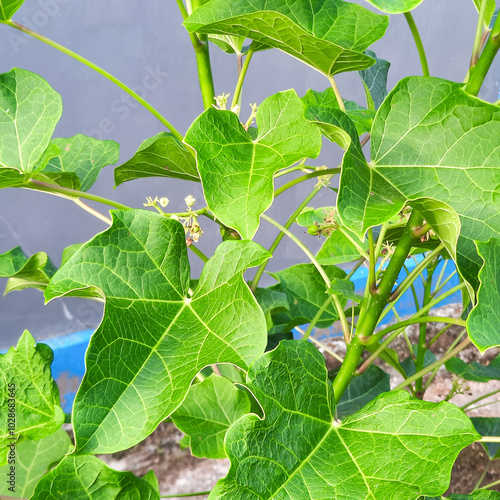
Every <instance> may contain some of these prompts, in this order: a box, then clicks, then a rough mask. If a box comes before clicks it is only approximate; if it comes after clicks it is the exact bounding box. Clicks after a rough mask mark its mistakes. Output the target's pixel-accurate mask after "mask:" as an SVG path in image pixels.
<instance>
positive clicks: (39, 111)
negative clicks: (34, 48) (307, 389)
mask: <svg viewBox="0 0 500 500" xmlns="http://www.w3.org/2000/svg"><path fill="white" fill-rule="evenodd" d="M4 3H5V2H4ZM18 4H19V5H20V4H21V2H18ZM7 8H8V7H7ZM0 111H1V112H2V115H3V118H2V120H1V122H0V172H1V171H2V170H3V168H10V169H12V168H15V169H17V170H20V171H21V172H24V173H27V172H31V171H32V170H33V168H34V166H35V165H36V164H37V162H38V161H39V160H40V158H41V157H42V155H43V153H44V151H45V150H46V149H47V146H48V145H49V141H50V138H51V137H52V134H53V132H54V129H55V126H56V124H57V122H58V121H59V118H60V117H61V113H62V103H61V96H60V95H59V94H58V93H57V92H56V91H55V90H54V89H52V87H50V85H49V84H48V83H47V82H46V81H45V80H44V79H43V78H42V77H41V76H38V75H37V74H35V73H31V72H30V71H26V70H24V69H18V68H14V69H12V70H11V71H9V72H8V73H3V74H0ZM0 186H2V184H0Z"/></svg>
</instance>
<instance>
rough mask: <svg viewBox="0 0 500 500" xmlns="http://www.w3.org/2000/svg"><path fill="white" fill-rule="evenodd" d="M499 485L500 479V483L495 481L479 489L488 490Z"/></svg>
mask: <svg viewBox="0 0 500 500" xmlns="http://www.w3.org/2000/svg"><path fill="white" fill-rule="evenodd" d="M498 484H500V479H499V480H498V481H493V482H492V483H489V484H487V485H486V486H481V488H479V489H480V490H487V489H489V488H491V487H493V486H497V485H498Z"/></svg>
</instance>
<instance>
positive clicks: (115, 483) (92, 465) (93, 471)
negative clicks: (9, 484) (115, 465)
mask: <svg viewBox="0 0 500 500" xmlns="http://www.w3.org/2000/svg"><path fill="white" fill-rule="evenodd" d="M151 483H152V480H151V477H150V473H148V475H147V477H144V478H143V479H139V478H138V477H136V476H134V475H133V474H132V473H131V472H118V471H116V470H113V469H111V468H110V467H108V466H107V465H106V464H105V463H104V462H103V461H102V460H99V459H98V458H96V457H92V456H85V455H83V456H81V455H80V456H74V455H71V456H68V457H65V458H64V459H63V460H62V461H61V462H60V463H59V465H58V466H57V467H56V468H55V469H53V470H52V471H50V472H49V473H48V474H47V475H46V476H44V477H43V478H42V479H41V481H40V482H39V483H38V484H37V486H36V488H35V492H34V494H33V496H32V497H31V500H88V499H94V498H95V499H96V500H97V499H99V500H117V499H119V500H159V499H160V495H159V493H158V490H157V488H155V486H154V483H153V484H151Z"/></svg>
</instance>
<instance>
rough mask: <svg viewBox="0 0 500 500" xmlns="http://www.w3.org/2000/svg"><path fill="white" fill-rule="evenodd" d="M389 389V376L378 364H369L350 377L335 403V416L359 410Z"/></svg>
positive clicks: (350, 413) (341, 417)
mask: <svg viewBox="0 0 500 500" xmlns="http://www.w3.org/2000/svg"><path fill="white" fill-rule="evenodd" d="M390 390H391V377H390V375H389V374H388V373H387V372H384V370H382V369H380V368H379V367H378V366H375V365H370V366H369V367H368V368H367V370H365V371H364V372H363V373H362V374H361V375H359V376H357V377H355V378H353V379H352V382H351V383H350V384H349V385H348V386H347V389H346V391H345V392H344V394H343V395H342V397H341V398H340V401H339V402H338V404H337V408H336V410H337V418H340V419H343V418H345V417H347V416H348V415H352V414H353V413H354V412H356V411H358V410H360V409H361V408H363V406H365V405H366V404H368V403H369V402H370V401H372V400H373V399H375V398H376V397H377V396H378V395H379V394H382V393H383V392H389V391H390Z"/></svg>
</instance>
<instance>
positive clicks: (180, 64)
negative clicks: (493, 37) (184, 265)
mask: <svg viewBox="0 0 500 500" xmlns="http://www.w3.org/2000/svg"><path fill="white" fill-rule="evenodd" d="M358 3H362V4H364V2H362V0H359V2H358ZM414 16H415V19H416V21H417V24H418V26H419V28H420V30H421V35H422V38H423V42H424V45H425V47H426V48H427V51H428V56H429V65H430V70H431V74H432V75H433V76H439V77H443V78H448V79H450V80H455V81H462V80H463V78H464V76H465V72H466V68H467V66H468V61H469V58H470V51H471V48H472V43H473V39H474V33H475V26H476V19H477V14H476V12H475V9H474V7H473V4H472V0H427V1H426V2H424V3H423V4H422V6H420V7H419V8H418V9H417V10H416V11H415V12H414ZM14 19H15V20H16V21H17V22H19V23H21V24H25V25H28V26H29V27H31V28H33V29H35V30H36V31H38V32H40V33H42V34H44V35H46V36H48V37H49V38H51V39H53V40H55V41H57V42H59V43H61V44H63V45H65V46H67V47H69V48H71V49H72V50H74V51H76V52H78V53H80V54H81V55H83V56H84V57H86V58H88V59H89V60H91V61H93V62H94V63H96V64H98V65H100V66H102V67H103V68H104V69H106V70H107V71H109V72H110V73H112V74H113V75H115V76H116V77H118V78H120V79H121V80H122V81H124V82H125V83H127V84H128V85H129V86H131V87H132V88H134V89H135V90H137V91H138V92H142V93H143V95H144V97H145V98H146V100H148V101H149V102H150V103H151V104H153V105H154V106H155V107H157V109H158V110H159V111H160V112H162V113H163V114H164V115H165V116H166V117H167V118H168V119H169V120H170V121H171V122H173V123H174V124H175V125H176V127H177V128H178V129H179V130H181V131H182V132H184V131H185V130H186V129H187V127H188V126H189V124H190V123H191V121H192V120H194V119H195V118H196V116H197V115H198V114H199V113H201V112H202V102H201V98H200V94H199V88H198V82H197V78H196V66H195V58H194V55H193V52H192V47H191V46H190V43H189V39H188V37H187V36H186V33H185V30H184V28H183V27H182V26H181V22H182V19H181V16H180V14H179V13H178V11H177V6H176V3H175V2H174V1H173V0H168V1H165V0H161V1H160V0H149V1H147V2H144V1H139V0H108V1H106V2H103V1H102V0H71V1H70V0H30V1H26V2H25V4H24V5H23V6H22V7H21V9H20V10H19V11H18V13H17V14H16V15H15V17H14ZM372 48H373V50H375V51H376V52H377V54H378V55H379V56H380V57H383V58H385V59H388V60H389V61H391V63H392V68H391V72H390V75H389V87H390V88H392V87H393V86H394V84H395V83H396V82H397V81H398V80H399V79H401V78H403V77H405V76H409V75H419V74H421V70H420V64H419V60H418V55H417V51H416V48H415V45H414V42H413V40H412V38H411V36H410V32H409V29H408V26H407V25H406V22H405V20H404V18H403V17H402V16H392V17H391V21H390V26H389V30H388V33H387V36H386V37H385V39H384V40H382V41H380V42H378V43H377V44H375V45H374V46H373V47H372ZM212 61H213V71H214V74H215V85H216V93H217V94H221V93H222V92H226V93H231V92H232V91H233V89H234V85H235V82H236V61H235V60H234V56H229V55H227V54H224V53H223V52H222V51H220V50H219V49H218V48H216V47H212ZM12 67H20V68H24V69H28V70H30V71H34V72H36V73H38V74H40V75H42V76H43V77H44V78H45V79H46V80H47V81H48V82H49V83H50V84H51V85H52V87H53V88H54V89H55V90H57V91H58V92H59V93H60V94H61V95H62V98H63V103H64V113H63V117H62V119H61V121H60V122H59V125H58V126H57V129H56V133H55V136H56V137H69V136H72V135H74V134H76V133H84V134H87V135H92V136H94V137H97V138H100V139H113V140H115V141H117V142H118V143H120V145H121V157H120V161H121V162H123V161H125V160H127V159H128V158H130V157H131V156H132V155H133V153H134V152H135V150H136V149H137V147H138V145H139V144H140V143H141V142H142V141H143V140H144V139H146V138H147V137H150V136H152V135H154V134H156V133H157V132H160V131H162V130H164V128H163V126H162V124H161V123H160V122H158V120H156V118H154V117H153V116H152V115H150V114H149V113H148V112H147V111H146V110H145V109H143V108H142V107H141V106H139V105H137V104H136V103H135V102H131V101H130V100H129V99H128V98H127V96H126V94H125V93H124V92H123V91H121V90H120V89H119V88H118V87H116V86H115V85H113V84H112V83H111V82H109V81H107V80H106V79H104V78H103V77H102V76H100V75H99V74H96V73H94V72H93V71H92V70H90V69H88V68H86V67H85V66H82V65H81V64H80V63H78V62H77V61H74V60H72V59H71V58H69V57H67V56H66V55H64V54H61V53H58V52H57V51H56V50H54V49H52V48H51V47H48V46H45V45H44V44H42V43H40V42H38V41H37V40H34V39H30V38H26V37H25V36H23V35H21V34H20V33H18V32H16V31H15V30H13V29H11V28H10V27H8V26H4V25H0V73H3V72H6V71H9V70H10V69H11V68H12ZM499 75H500V66H499V64H498V61H497V63H496V64H495V66H494V68H493V69H492V71H491V74H490V77H489V78H488V80H487V82H486V83H485V86H484V90H483V94H482V96H483V97H484V98H485V99H488V100H496V99H497V98H498V97H497V96H498V85H499ZM338 84H339V87H340V90H341V92H342V94H343V96H344V97H345V98H349V99H353V100H356V101H358V102H360V103H363V102H364V92H363V89H362V85H361V82H360V80H359V78H358V76H357V74H352V73H351V74H345V75H340V76H339V77H338ZM327 86H328V81H327V80H326V79H325V78H324V77H323V76H321V75H320V74H319V73H317V72H315V71H314V70H312V69H311V68H309V67H307V66H305V65H303V64H302V63H300V62H298V61H296V60H294V59H292V58H291V57H289V56H287V55H286V54H283V53H281V52H279V51H277V50H270V51H266V52H263V53H258V54H256V55H255V57H254V60H253V61H252V64H251V66H250V70H249V74H248V77H247V80H246V82H245V86H244V91H243V99H242V103H243V116H245V114H246V112H247V111H248V110H249V108H247V107H246V106H247V104H248V103H253V102H257V103H260V102H262V101H263V100H264V99H265V98H266V97H267V96H269V95H271V94H273V93H275V92H278V91H280V90H285V89H289V88H295V89H296V90H297V92H298V93H299V95H303V94H304V93H305V92H306V91H307V89H309V88H313V89H316V90H323V89H325V88H326V87H327ZM340 160H341V152H340V150H339V149H338V148H336V147H334V146H332V145H326V147H325V151H324V153H323V154H322V156H321V157H320V159H319V160H317V162H316V164H318V165H320V164H323V163H326V164H328V165H329V166H332V167H333V166H336V165H337V164H338V162H339V161H340ZM313 184H314V181H311V184H309V185H306V186H301V188H300V189H296V190H290V191H289V192H287V193H286V194H284V195H283V196H282V197H280V200H279V202H280V203H279V206H278V207H273V209H272V210H271V214H272V216H274V217H276V218H278V219H279V220H282V221H283V220H286V218H287V217H288V215H289V214H290V213H291V212H292V211H293V209H294V207H295V206H296V205H297V204H298V203H299V202H300V201H301V200H302V199H303V198H304V196H305V195H306V194H307V192H308V189H310V187H311V186H312V185H313ZM92 192H93V193H95V194H97V195H101V196H105V197H109V198H113V199H115V200H117V201H121V202H123V203H126V204H128V205H130V206H134V207H141V206H142V203H143V201H144V200H145V197H146V196H156V195H158V196H167V197H168V198H170V200H171V205H170V206H169V208H171V209H172V210H183V206H184V205H183V199H184V197H185V196H187V195H188V194H193V195H194V196H195V197H196V198H197V200H198V203H197V205H196V206H197V207H201V206H203V205H202V203H203V201H202V191H201V187H200V186H199V185H194V184H191V183H187V182H183V181H177V180H166V179H160V180H157V179H145V180H142V181H135V182H131V183H126V184H124V185H122V186H120V187H119V188H117V189H115V190H113V167H111V166H110V167H107V168H105V169H104V170H103V172H102V174H101V176H100V178H99V180H98V181H97V183H96V184H95V186H94V187H93V188H92ZM333 196H334V195H333V193H332V191H331V190H326V189H325V190H323V192H322V193H320V195H318V197H317V198H316V200H315V204H316V206H322V205H331V204H333V203H334V197H333ZM264 224H265V223H264ZM203 228H204V230H205V235H204V236H203V238H202V240H201V243H200V247H201V248H202V249H203V250H206V251H207V253H210V252H211V251H213V249H214V248H215V246H216V245H217V244H218V242H219V238H218V234H217V228H215V227H214V226H213V225H210V224H207V223H204V227H203ZM103 229H105V225H104V224H103V223H102V222H100V221H99V220H97V219H95V218H93V217H92V216H90V215H89V214H87V213H86V212H83V211H82V210H81V209H80V208H78V207H77V206H76V205H73V204H72V203H71V202H69V201H66V200H63V199H60V198H56V197H51V196H49V195H46V194H42V193H37V192H31V191H26V190H19V189H3V190H1V191H0V253H2V252H5V251H7V250H10V249H11V248H12V247H14V246H16V245H21V246H22V248H23V249H24V251H25V252H26V253H28V254H32V253H35V252H38V251H46V252H47V253H48V254H49V255H50V257H51V258H52V260H53V261H54V262H55V263H56V264H59V260H60V256H61V252H62V250H63V249H64V248H65V247H66V246H67V245H70V244H72V243H78V242H83V241H86V240H88V239H89V238H91V237H92V236H93V235H94V234H95V233H96V232H99V231H102V230H103ZM295 232H296V233H297V234H298V235H302V233H303V231H302V230H301V229H300V228H295ZM275 234H276V232H275V231H274V230H273V229H269V227H265V226H264V227H263V228H262V229H261V231H259V233H258V238H257V239H258V241H259V242H261V243H262V244H264V245H269V244H270V242H271V241H272V240H273V238H274V236H275ZM308 242H309V243H310V246H311V247H312V249H315V248H319V244H320V242H319V241H318V240H314V239H313V238H312V237H311V238H310V239H308ZM302 261H303V257H302V255H301V254H300V252H299V251H297V249H296V248H295V247H294V245H293V244H292V243H291V242H289V241H284V242H283V244H282V245H281V246H280V248H279V252H278V254H277V258H276V259H275V262H272V263H271V264H270V265H269V269H270V270H277V269H282V268H284V267H287V266H289V265H292V264H295V263H298V262H302ZM192 264H193V274H195V275H196V274H197V273H199V272H200V269H201V267H200V263H199V261H197V260H196V258H194V259H192ZM269 282H272V281H269ZM3 285H4V281H2V280H0V286H1V287H2V289H3ZM101 314H102V312H101V307H100V306H99V305H98V304H95V303H93V302H89V301H82V300H79V299H64V300H58V301H55V302H54V303H51V304H49V305H48V306H44V305H43V297H42V294H41V293H40V292H37V291H34V290H27V291H23V292H14V293H12V294H10V295H8V296H6V297H3V298H1V299H0V348H2V347H6V346H9V345H11V344H12V343H15V342H16V340H17V338H18V337H19V336H20V334H21V333H22V331H23V329H25V328H28V329H29V330H30V331H31V332H32V333H33V334H34V336H35V338H37V339H41V338H46V337H48V336H53V335H59V334H62V333H69V332H73V331H78V330H82V329H85V328H93V327H95V326H96V325H97V324H98V323H99V321H100V317H101Z"/></svg>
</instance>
